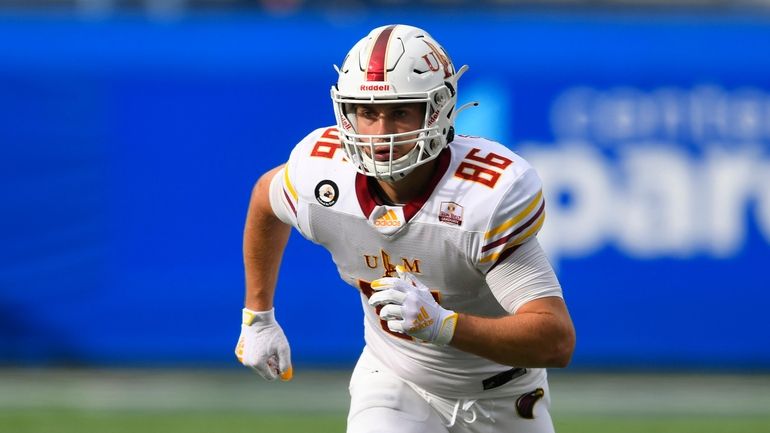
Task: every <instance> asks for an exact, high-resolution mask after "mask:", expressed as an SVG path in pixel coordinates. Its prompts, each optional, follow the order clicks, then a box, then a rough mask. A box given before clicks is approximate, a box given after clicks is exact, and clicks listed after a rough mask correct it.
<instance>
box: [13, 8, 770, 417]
mask: <svg viewBox="0 0 770 433" xmlns="http://www.w3.org/2000/svg"><path fill="white" fill-rule="evenodd" d="M391 23H403V24H410V25H415V26H418V27H422V28H425V29H426V30H427V31H428V32H430V33H431V34H432V35H433V36H434V37H435V38H436V39H437V40H438V41H439V42H441V43H442V44H443V46H444V47H445V48H446V49H447V51H448V52H449V54H450V55H451V56H452V60H453V61H454V63H455V65H456V66H460V65H463V64H466V63H467V64H469V65H470V67H471V69H470V71H469V72H468V73H467V74H466V75H465V76H464V77H463V78H462V80H461V82H460V87H459V102H460V104H462V103H465V102H470V101H480V102H481V105H480V106H479V107H478V108H474V109H471V110H468V111H466V112H464V113H463V114H462V115H461V116H460V117H459V120H458V124H457V129H458V131H459V132H460V133H465V134H471V135H481V136H485V137H487V138H491V139H494V140H497V141H500V142H502V143H504V144H506V145H507V146H509V147H510V148H511V149H513V150H514V151H516V152H517V153H519V154H521V155H522V156H524V157H525V158H527V159H528V160H530V162H532V163H533V165H534V166H535V167H536V168H537V169H538V171H539V173H540V175H541V177H542V178H543V179H544V183H545V186H546V191H545V193H546V198H547V200H548V203H549V208H548V212H549V217H548V219H547V221H546V224H545V227H544V229H543V231H542V232H541V235H540V239H541V242H542V243H543V244H544V246H545V247H546V249H547V251H548V253H549V255H550V257H551V260H552V263H553V264H554V266H555V267H556V269H557V271H558V274H559V277H560V280H561V282H562V286H563V288H564V292H565V297H566V300H567V303H568V305H569V307H570V311H571V313H572V316H573V320H574V322H575V326H576V328H577V332H578V345H577V349H576V351H575V355H574V358H573V362H572V365H571V366H570V368H569V369H568V370H566V371H559V372H553V377H552V388H553V394H554V408H553V413H554V418H555V420H556V422H557V427H559V431H564V432H583V431H592V432H604V431H607V432H609V431H618V432H620V431H622V432H634V431H640V432H641V431H645V432H651V431H660V432H668V431H670V432H687V431H698V432H712V431H713V432H717V431H724V432H770V376H769V374H770V320H768V318H767V313H766V312H767V311H768V309H769V308H770V290H769V289H770V274H769V273H768V272H766V268H767V267H768V265H770V55H768V54H769V53H770V2H767V1H760V0H756V1H737V2H730V1H723V0H677V1H666V2H663V1H656V0H628V1H625V0H607V1H602V0H597V1H590V0H588V1H583V0H553V1H548V0H545V1H543V0H541V1H536V0H532V1H524V2H520V1H512V0H507V1H506V0H486V1H470V0H422V1H414V0H413V1H405V0H371V1H363V0H361V1H354V0H350V1H315V0H264V1H241V0H200V1H197V0H136V1H122V0H77V1H65V0H58V1H57V0H49V1H37V0H17V1H8V0H0V150H1V151H2V152H1V153H0V155H2V156H1V157H0V203H1V204H0V206H2V207H1V208H0V209H1V211H0V432H6V431H8V432H24V431H28V432H49V431H50V432H68V431H73V432H75V431H77V432H88V431H105V432H106V431H136V430H137V429H141V430H144V431H164V432H169V431H213V432H216V431H224V430H227V431H229V432H234V431H265V432H268V431H270V432H283V431H286V432H289V431H307V432H322V431H343V430H344V417H345V411H346V404H347V395H346V388H347V384H346V381H347V376H348V374H349V372H350V370H351V369H352V365H353V364H354V362H355V360H356V357H357V355H358V353H359V352H360V349H361V347H362V345H363V335H362V334H363V332H362V320H363V319H362V312H361V311H360V303H359V300H358V295H357V293H356V292H355V291H354V290H353V289H352V288H350V287H349V286H346V285H344V283H342V282H341V281H339V279H338V277H337V274H336V269H335V267H334V265H333V263H332V262H331V260H330V256H329V254H328V253H326V252H325V251H323V250H322V249H320V248H319V247H317V246H315V245H312V244H310V243H309V242H307V241H305V240H304V239H302V238H301V237H300V236H299V235H298V234H297V233H293V235H292V238H291V240H290V245H289V248H288V250H287V253H286V255H285V257H284V261H283V265H282V273H281V276H280V279H279V283H278V291H277V297H276V314H277V317H278V320H279V321H280V322H281V324H282V326H283V327H284V330H285V331H286V334H287V335H288V337H289V339H290V342H291V344H292V354H293V360H294V363H295V366H296V368H295V371H296V374H295V379H294V381H292V382H291V383H289V384H267V383H263V382H262V381H261V380H258V379H257V378H255V377H253V376H252V374H251V373H250V372H249V371H247V370H246V369H243V368H242V367H240V366H239V365H238V364H237V362H236V360H235V358H234V356H233V353H232V351H233V347H234V344H235V342H236V340H237V338H238V333H239V330H240V327H239V325H240V309H241V306H242V297H243V270H242V264H241V232H242V225H243V220H244V217H245V212H246V208H247V205H248V199H249V194H250V190H251V187H252V185H253V183H254V182H255V181H256V180H257V179H258V177H259V176H260V175H261V174H262V173H263V172H264V171H266V170H268V169H269V168H272V167H274V166H275V165H278V164H280V163H282V162H284V161H285V160H286V159H287V157H288V154H289V151H290V150H291V148H292V147H293V145H294V144H296V143H297V142H298V141H299V140H300V139H302V138H303V137H304V136H305V135H306V134H307V133H309V132H310V131H311V130H313V129H315V128H317V127H321V126H327V125H331V124H333V122H334V118H333V114H332V106H331V101H330V99H329V88H330V86H331V85H332V84H333V83H334V81H335V80H336V74H335V72H334V69H333V67H332V65H333V64H341V62H342V60H343V58H344V56H345V54H346V53H347V51H348V50H349V49H350V47H351V46H352V45H353V44H354V43H355V42H356V41H357V40H358V39H360V38H361V37H363V36H364V35H366V34H367V33H368V32H369V30H370V29H371V28H373V27H376V26H380V25H385V24H391ZM330 308H333V309H334V310H335V311H339V312H343V315H342V316H341V317H335V319H334V320H329V318H328V317H327V314H326V313H325V312H327V311H329V309H330ZM322 311H323V312H324V313H321V312H322ZM122 429H124V430H122Z"/></svg>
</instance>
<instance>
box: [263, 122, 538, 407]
mask: <svg viewBox="0 0 770 433" xmlns="http://www.w3.org/2000/svg"><path fill="white" fill-rule="evenodd" d="M436 166H437V170H436V174H435V176H434V178H433V179H432V181H431V183H430V185H429V187H428V188H427V190H426V191H425V192H424V194H423V195H422V196H420V197H418V198H417V199H415V200H414V201H412V202H410V203H407V204H405V205H403V206H388V205H385V204H382V203H381V202H380V201H379V199H378V198H377V197H378V195H377V194H376V193H374V190H373V189H372V183H373V182H375V180H374V179H373V178H371V177H367V176H364V175H362V174H360V173H358V172H357V171H356V170H355V168H354V167H353V165H352V164H350V163H349V162H348V161H346V159H345V154H344V152H343V150H342V149H341V147H340V143H339V139H338V135H337V129H336V128H335V127H329V128H321V129H318V130H316V131H314V132H312V133H311V134H310V135H308V136H307V137H305V138H304V139H303V140H302V141H301V142H300V143H299V144H298V145H297V146H296V147H295V148H294V150H293V151H292V153H291V156H290V158H289V161H288V163H287V164H286V166H285V167H284V169H282V170H281V171H280V172H279V173H278V175H277V176H280V178H279V179H276V180H275V181H274V182H273V184H272V188H271V189H272V191H271V194H270V196H271V205H272V207H273V209H274V210H275V211H276V214H277V215H278V216H279V218H281V219H282V220H284V222H287V223H290V224H291V225H292V226H294V227H295V228H296V229H297V230H298V231H299V232H300V233H302V235H303V236H304V237H305V238H307V239H309V240H311V241H313V242H315V243H318V244H321V245H323V246H324V247H325V248H326V249H327V250H329V252H331V254H332V258H333V260H334V263H335V264H336V265H337V270H338V271H339V274H340V277H341V278H342V279H343V280H344V281H346V282H347V283H348V284H350V285H351V286H353V287H354V288H356V289H357V290H358V291H359V292H360V294H361V301H362V306H363V308H364V312H365V319H364V322H365V339H366V344H367V346H368V347H369V349H370V350H371V352H372V353H373V354H374V355H375V356H376V357H377V358H378V359H379V360H380V361H381V362H382V363H383V364H384V365H386V366H387V367H389V368H390V369H392V370H393V372H395V373H396V374H397V375H399V376H400V377H402V378H404V379H406V380H408V381H410V382H413V383H415V384H417V385H418V386H420V387H422V388H424V389H426V390H429V391H430V392H433V393H436V394H438V395H443V396H447V397H458V398H460V397H462V398H483V397H494V396H496V395H513V394H517V393H522V392H526V391H530V390H531V389H530V388H531V386H532V385H533V384H536V383H538V382H540V381H542V380H544V377H545V370H543V369H527V373H526V374H525V375H523V376H521V377H519V378H517V379H515V380H513V381H511V382H510V383H508V384H506V385H504V386H501V387H498V388H494V389H489V390H487V391H485V390H484V386H483V384H482V383H483V381H484V379H487V378H489V377H491V376H494V375H495V374H498V373H501V372H503V371H507V370H510V369H511V367H510V366H506V365H501V364H497V363H495V362H492V361H490V360H488V359H485V358H482V357H479V356H476V355H473V354H470V353H467V352H463V351H460V350H457V349H455V348H453V347H450V346H437V345H433V344H427V343H423V342H420V341H417V340H415V339H413V338H411V337H409V336H405V335H402V334H397V333H394V332H391V331H390V330H388V328H387V325H386V322H384V321H381V320H380V318H379V316H378V315H377V309H375V308H373V307H370V306H369V305H368V304H367V302H366V301H367V298H368V297H369V296H370V295H371V294H372V289H371V287H370V282H371V281H373V280H375V279H377V278H382V277H385V276H395V275H396V272H395V266H396V265H402V266H404V267H405V268H406V269H407V270H408V271H410V272H412V273H413V274H414V275H415V276H417V278H419V279H420V281H422V282H423V283H424V284H425V285H427V286H428V287H429V288H431V289H432V290H433V291H434V292H433V293H434V296H435V297H436V299H437V300H438V301H439V303H440V304H441V305H442V306H443V307H445V308H447V309H450V310H454V311H458V312H463V313H469V314H473V315H478V316H486V317H499V316H503V315H506V314H509V313H510V312H509V311H506V310H505V309H504V308H503V307H502V306H501V305H500V303H499V302H498V300H497V299H496V298H495V296H494V295H493V293H492V292H491V291H490V288H489V286H488V285H487V283H486V281H485V275H486V274H487V272H489V270H490V269H491V268H492V267H494V266H495V264H496V263H498V262H499V261H500V260H502V259H503V258H505V257H507V256H508V255H510V254H511V253H512V252H513V251H515V250H516V248H517V247H518V246H520V245H521V244H523V243H524V242H525V241H527V240H528V239H530V238H532V237H533V236H535V235H536V234H537V232H538V230H539V229H540V227H541V226H542V224H543V221H544V220H545V213H544V207H545V203H544V200H543V197H542V193H541V181H540V179H539V177H538V176H537V174H536V173H535V171H534V169H532V167H531V166H530V165H529V164H528V163H527V162H526V161H525V160H524V159H522V158H521V157H519V156H518V155H516V154H515V153H513V152H512V151H510V150H509V149H507V148H506V147H504V146H502V145H500V144H498V143H495V142H492V141H488V140H485V139H483V138H478V137H467V136H462V135H460V136H457V137H455V139H454V141H453V142H452V143H451V144H450V145H449V147H448V148H447V149H445V150H444V151H443V152H442V153H441V155H440V156H439V157H438V158H437V165H436ZM278 188H280V190H278Z"/></svg>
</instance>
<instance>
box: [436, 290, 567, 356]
mask: <svg viewBox="0 0 770 433" xmlns="http://www.w3.org/2000/svg"><path fill="white" fill-rule="evenodd" d="M533 302H534V303H539V304H541V305H542V306H545V307H547V308H534V307H535V305H537V304H535V305H530V306H529V307H530V308H528V309H525V311H519V312H518V313H517V314H514V315H511V316H506V317H500V318H486V317H478V316H471V315H467V314H460V315H459V318H458V320H457V327H456V328H455V333H454V336H453V338H452V341H451V342H450V345H451V346H453V347H455V348H457V349H460V350H463V351H465V352H470V353H473V354H476V355H479V356H482V357H484V358H487V359H491V360H492V361H495V362H498V363H501V364H505V365H511V366H517V367H533V368H535V367H565V366H567V364H568V363H569V361H570V358H571V357H572V352H573V350H574V347H575V331H574V328H573V326H572V322H571V320H570V319H569V314H568V313H567V311H566V308H565V307H564V306H563V302H562V301H561V299H559V298H544V299H541V300H536V301H533Z"/></svg>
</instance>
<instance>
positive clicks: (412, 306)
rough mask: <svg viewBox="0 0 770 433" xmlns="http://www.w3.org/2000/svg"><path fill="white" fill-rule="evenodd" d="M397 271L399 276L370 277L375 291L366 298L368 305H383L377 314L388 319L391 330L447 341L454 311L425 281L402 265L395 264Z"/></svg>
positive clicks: (437, 342) (450, 338) (437, 341)
mask: <svg viewBox="0 0 770 433" xmlns="http://www.w3.org/2000/svg"><path fill="white" fill-rule="evenodd" d="M396 272H398V278H380V279H377V280H374V281H372V289H373V290H374V291H376V292H377V293H375V294H374V295H372V297H371V298H369V305H371V306H374V307H376V306H382V309H381V310H380V318H381V319H382V320H385V321H387V322H388V328H389V329H390V330H391V331H395V332H400V333H402V334H407V335H410V336H412V337H414V338H418V339H420V340H423V341H427V342H430V343H434V344H438V345H442V346H443V345H446V344H449V342H450V341H452V336H454V333H455V326H456V325H457V313H455V312H454V311H451V310H447V309H444V308H442V307H441V306H440V305H439V304H438V302H436V300H435V299H434V298H433V295H432V294H431V293H430V290H428V288H427V287H426V286H425V284H423V283H421V282H420V280H418V279H417V278H416V277H415V276H414V275H412V274H411V273H409V272H406V270H405V269H404V268H403V267H402V266H396Z"/></svg>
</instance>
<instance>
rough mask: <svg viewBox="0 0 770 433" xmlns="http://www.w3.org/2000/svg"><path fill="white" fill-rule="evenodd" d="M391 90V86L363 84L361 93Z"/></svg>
mask: <svg viewBox="0 0 770 433" xmlns="http://www.w3.org/2000/svg"><path fill="white" fill-rule="evenodd" d="M386 90H390V84H362V85H361V91H363V92H366V91H380V92H382V91H386Z"/></svg>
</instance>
